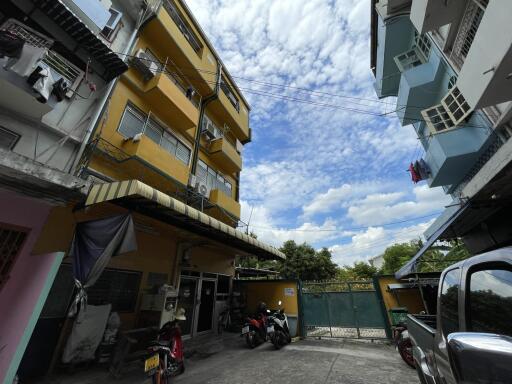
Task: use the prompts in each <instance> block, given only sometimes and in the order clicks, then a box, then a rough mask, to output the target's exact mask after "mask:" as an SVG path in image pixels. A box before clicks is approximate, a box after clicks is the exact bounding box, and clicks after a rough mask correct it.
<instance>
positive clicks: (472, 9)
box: [453, 0, 489, 67]
mask: <svg viewBox="0 0 512 384" xmlns="http://www.w3.org/2000/svg"><path fill="white" fill-rule="evenodd" d="M488 3H489V1H488V0H470V1H469V2H468V5H467V8H466V11H465V12H464V16H463V18H462V21H461V23H460V27H459V31H458V32H457V37H456V38H455V42H454V44H453V59H454V61H455V63H456V64H457V65H459V66H460V67H462V64H463V63H464V60H465V59H466V57H467V55H468V53H469V50H470V48H471V45H472V44H473V41H474V39H475V36H476V32H477V31H478V27H479V26H480V22H481V21H482V18H483V16H484V13H485V9H486V7H487V4H488Z"/></svg>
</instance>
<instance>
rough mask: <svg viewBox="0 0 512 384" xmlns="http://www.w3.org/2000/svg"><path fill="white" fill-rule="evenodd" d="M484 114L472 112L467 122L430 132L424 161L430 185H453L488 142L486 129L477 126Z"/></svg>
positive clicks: (458, 181) (466, 171)
mask: <svg viewBox="0 0 512 384" xmlns="http://www.w3.org/2000/svg"><path fill="white" fill-rule="evenodd" d="M484 121H485V119H484V117H483V116H482V115H481V114H480V113H475V114H473V116H472V117H471V119H470V120H469V121H468V123H467V125H466V126H464V125H462V126H460V127H457V128H455V129H451V130H446V131H442V132H439V133H437V134H434V135H432V136H431V137H430V138H429V141H428V147H427V150H426V157H425V161H426V163H427V164H428V165H429V167H430V171H431V178H430V179H429V180H428V183H429V186H430V187H438V186H448V185H457V184H458V183H460V182H461V180H462V179H464V176H465V175H466V174H467V173H468V172H469V171H470V170H471V168H472V167H473V166H474V165H475V162H476V161H477V160H478V158H479V156H480V155H481V153H483V152H484V151H485V149H486V148H487V146H488V145H489V143H490V131H489V130H487V129H481V128H479V127H480V126H482V125H483V124H484Z"/></svg>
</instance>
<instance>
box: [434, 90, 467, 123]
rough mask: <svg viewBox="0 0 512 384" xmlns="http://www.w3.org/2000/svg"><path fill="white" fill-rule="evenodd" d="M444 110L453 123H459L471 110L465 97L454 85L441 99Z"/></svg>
mask: <svg viewBox="0 0 512 384" xmlns="http://www.w3.org/2000/svg"><path fill="white" fill-rule="evenodd" d="M441 104H443V106H444V107H445V109H446V111H447V112H448V114H449V115H450V118H451V119H452V121H453V124H454V125H458V124H459V123H461V122H462V121H463V120H464V119H465V118H466V117H467V116H468V115H469V114H470V113H471V111H472V109H471V107H470V106H469V104H468V103H467V102H466V99H465V98H464V96H463V95H462V92H461V91H459V88H457V86H454V87H453V88H452V89H451V90H450V92H448V94H447V95H446V96H445V97H444V99H443V100H442V101H441Z"/></svg>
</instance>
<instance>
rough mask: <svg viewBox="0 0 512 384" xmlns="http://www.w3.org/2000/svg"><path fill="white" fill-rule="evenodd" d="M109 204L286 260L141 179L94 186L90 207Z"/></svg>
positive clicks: (270, 249)
mask: <svg viewBox="0 0 512 384" xmlns="http://www.w3.org/2000/svg"><path fill="white" fill-rule="evenodd" d="M106 201H112V202H113V203H115V204H117V205H120V206H122V207H125V208H127V209H130V210H132V211H135V212H139V213H141V214H143V215H146V216H149V217H152V218H155V219H157V220H159V221H162V222H165V223H168V224H170V225H173V226H175V227H178V228H182V229H185V230H187V231H189V232H192V233H196V234H199V235H203V236H204V237H207V238H211V239H213V240H216V241H218V242H220V243H222V244H226V245H228V246H230V247H233V248H236V249H239V250H240V251H243V252H246V253H248V254H251V255H254V256H258V257H261V258H264V259H285V258H286V256H285V255H284V253H282V252H281V251H279V250H278V249H277V248H275V247H272V246H270V245H268V244H265V243H263V242H261V241H259V240H257V239H255V238H253V237H251V236H249V235H247V234H245V233H243V232H240V231H237V230H236V229H234V228H232V227H230V226H229V225H226V224H224V223H223V222H221V221H219V220H217V219H214V218H213V217H210V216H208V215H207V214H205V213H203V212H201V211H198V210H197V209H195V208H192V207H191V206H189V205H187V204H185V203H182V202H181V201H179V200H177V199H175V198H172V197H170V196H169V195H166V194H165V193H163V192H160V191H159V190H157V189H155V188H152V187H150V186H149V185H146V184H144V183H142V182H140V181H138V180H125V181H116V182H113V183H105V184H96V185H94V186H93V187H92V188H91V190H90V192H89V194H88V195H87V200H86V202H85V205H86V206H90V205H93V204H98V203H102V202H106Z"/></svg>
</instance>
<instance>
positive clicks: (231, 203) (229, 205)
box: [208, 189, 240, 224]
mask: <svg viewBox="0 0 512 384" xmlns="http://www.w3.org/2000/svg"><path fill="white" fill-rule="evenodd" d="M209 200H210V201H211V202H212V203H214V204H217V205H218V206H219V207H221V208H222V209H224V210H225V211H227V212H228V213H230V214H231V215H233V216H234V217H236V218H237V219H238V218H240V203H238V202H237V201H235V199H233V198H232V197H231V196H228V195H226V194H225V193H224V192H222V191H221V190H219V189H212V191H211V192H210V199H209ZM208 214H209V215H210V216H213V217H216V218H219V219H221V220H222V221H226V219H227V218H226V215H225V213H223V212H222V211H221V210H220V209H219V208H218V207H214V208H211V209H210V212H208ZM231 224H232V223H231Z"/></svg>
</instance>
